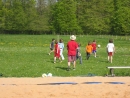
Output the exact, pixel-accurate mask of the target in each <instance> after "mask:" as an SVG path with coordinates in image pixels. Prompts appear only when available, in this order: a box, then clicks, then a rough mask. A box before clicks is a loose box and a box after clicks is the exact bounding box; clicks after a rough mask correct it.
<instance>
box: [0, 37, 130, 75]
mask: <svg viewBox="0 0 130 98" xmlns="http://www.w3.org/2000/svg"><path fill="white" fill-rule="evenodd" d="M52 38H55V39H59V38H62V39H63V40H64V44H65V46H66V44H67V42H68V41H69V35H59V36H58V35H0V73H2V74H3V77H41V76H42V74H43V73H52V74H53V76H62V77H63V76H64V77H66V76H69V77H70V76H87V75H88V74H94V75H96V76H105V75H106V74H108V73H109V70H108V69H107V68H106V66H130V36H127V37H126V36H108V35H84V36H83V35H77V39H76V41H77V42H79V43H81V53H82V58H83V64H82V65H80V64H79V60H77V64H76V70H70V71H69V72H68V71H66V68H67V50H66V47H65V49H64V56H65V60H64V61H63V62H62V63H59V62H58V61H57V63H56V64H54V63H53V57H54V55H53V54H51V55H48V52H49V44H50V42H51V39H52ZM109 38H112V39H114V44H115V47H116V54H115V55H114V57H113V63H112V64H111V63H108V62H107V53H106V45H107V43H108V40H109ZM93 39H96V41H97V44H100V45H101V47H100V48H98V49H97V58H95V57H94V55H91V57H90V59H89V60H86V53H85V47H86V45H87V43H88V41H93ZM115 75H116V76H130V69H115Z"/></svg>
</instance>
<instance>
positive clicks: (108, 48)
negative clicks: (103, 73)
mask: <svg viewBox="0 0 130 98" xmlns="http://www.w3.org/2000/svg"><path fill="white" fill-rule="evenodd" d="M107 50H108V52H113V51H114V44H113V43H108V44H107Z"/></svg>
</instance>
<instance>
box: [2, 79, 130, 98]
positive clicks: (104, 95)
mask: <svg viewBox="0 0 130 98" xmlns="http://www.w3.org/2000/svg"><path fill="white" fill-rule="evenodd" d="M95 82H96V83H95ZM111 82H112V83H113V82H114V83H118V84H111ZM87 83H91V84H87ZM0 98H130V77H45V78H41V77H40V78H0Z"/></svg>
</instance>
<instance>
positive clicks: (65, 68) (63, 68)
mask: <svg viewBox="0 0 130 98" xmlns="http://www.w3.org/2000/svg"><path fill="white" fill-rule="evenodd" d="M55 68H58V69H62V70H67V67H59V66H57V67H55Z"/></svg>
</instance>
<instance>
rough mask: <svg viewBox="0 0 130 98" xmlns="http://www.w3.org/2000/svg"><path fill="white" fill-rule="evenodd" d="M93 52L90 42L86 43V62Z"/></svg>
mask: <svg viewBox="0 0 130 98" xmlns="http://www.w3.org/2000/svg"><path fill="white" fill-rule="evenodd" d="M92 51H93V47H92V45H91V42H88V45H87V46H86V59H87V60H88V59H89V57H90V55H91V53H92Z"/></svg>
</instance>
